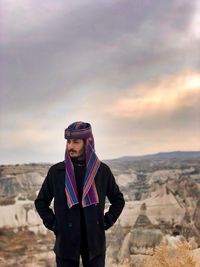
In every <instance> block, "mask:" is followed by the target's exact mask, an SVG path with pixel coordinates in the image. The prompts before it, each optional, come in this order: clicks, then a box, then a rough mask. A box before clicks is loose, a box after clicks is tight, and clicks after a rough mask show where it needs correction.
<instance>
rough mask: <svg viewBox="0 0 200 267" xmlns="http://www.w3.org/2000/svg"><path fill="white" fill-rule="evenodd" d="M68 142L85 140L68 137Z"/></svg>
mask: <svg viewBox="0 0 200 267" xmlns="http://www.w3.org/2000/svg"><path fill="white" fill-rule="evenodd" d="M67 142H83V139H80V138H67Z"/></svg>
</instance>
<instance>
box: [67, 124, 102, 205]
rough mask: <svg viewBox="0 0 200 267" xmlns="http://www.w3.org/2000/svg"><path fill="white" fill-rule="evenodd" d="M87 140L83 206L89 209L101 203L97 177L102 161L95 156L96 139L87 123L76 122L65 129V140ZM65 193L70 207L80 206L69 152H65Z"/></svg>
mask: <svg viewBox="0 0 200 267" xmlns="http://www.w3.org/2000/svg"><path fill="white" fill-rule="evenodd" d="M75 138H77V139H85V157H86V174H85V179H84V183H83V195H82V206H83V207H87V206H90V205H92V204H96V203H99V197H98V194H97V189H96V185H95V181H94V178H95V175H96V173H97V171H98V169H99V166H100V160H99V159H98V157H97V155H96V154H95V150H94V138H93V134H92V128H91V125H90V124H89V123H86V122H81V121H78V122H74V123H72V124H71V125H69V126H68V127H67V128H66V129H65V139H75ZM65 170H66V177H65V192H66V196H67V204H68V207H69V208H71V207H72V206H73V205H75V204H78V203H79V202H78V192H77V187H76V178H75V174H74V166H73V163H72V161H71V158H70V156H69V153H68V150H67V149H66V151H65Z"/></svg>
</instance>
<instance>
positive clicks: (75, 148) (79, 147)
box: [66, 139, 85, 158]
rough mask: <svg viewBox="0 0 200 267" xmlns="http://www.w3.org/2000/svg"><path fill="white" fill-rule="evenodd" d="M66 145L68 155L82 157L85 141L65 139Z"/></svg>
mask: <svg viewBox="0 0 200 267" xmlns="http://www.w3.org/2000/svg"><path fill="white" fill-rule="evenodd" d="M66 146H67V150H68V153H69V156H70V157H72V158H75V157H77V158H78V157H80V158H83V157H84V152H85V143H84V141H83V139H67V145H66Z"/></svg>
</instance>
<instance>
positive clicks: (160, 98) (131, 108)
mask: <svg viewBox="0 0 200 267" xmlns="http://www.w3.org/2000/svg"><path fill="white" fill-rule="evenodd" d="M199 96H200V73H190V72H189V73H187V72H186V73H181V74H179V75H176V76H170V77H166V78H160V79H159V80H158V81H154V82H149V83H148V82H147V83H144V84H143V85H141V86H138V87H134V88H131V89H128V90H126V91H125V92H123V93H122V94H121V95H118V96H117V98H118V99H117V100H116V101H115V102H114V103H113V105H112V107H110V108H108V113H110V115H111V116H117V117H121V118H126V117H129V118H132V119H133V118H138V119H142V118H148V117H151V116H159V115H160V114H161V113H171V112H175V111H176V110H178V109H180V108H182V107H188V108H191V109H195V108H196V107H198V99H199Z"/></svg>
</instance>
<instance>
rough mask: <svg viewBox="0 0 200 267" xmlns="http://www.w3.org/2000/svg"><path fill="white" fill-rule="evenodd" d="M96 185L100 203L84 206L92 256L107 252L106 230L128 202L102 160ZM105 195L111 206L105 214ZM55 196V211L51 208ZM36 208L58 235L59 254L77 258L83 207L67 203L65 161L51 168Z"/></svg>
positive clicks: (56, 248)
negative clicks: (71, 205) (70, 206)
mask: <svg viewBox="0 0 200 267" xmlns="http://www.w3.org/2000/svg"><path fill="white" fill-rule="evenodd" d="M95 184H96V188H97V192H98V196H99V203H98V204H95V205H91V206H88V207H85V208H83V213H84V218H85V228H86V234H87V240H88V253H89V258H90V259H92V258H94V257H96V256H98V255H101V254H103V253H105V249H106V246H105V230H107V229H108V228H110V227H111V226H112V225H113V224H114V223H115V222H116V220H117V218H118V217H119V215H120V213H121V211H122V209H123V207H124V204H125V202H124V198H123V194H122V193H121V192H120V190H119V187H118V185H117V184H116V182H115V178H114V176H113V174H112V172H111V170H110V168H109V167H108V166H107V165H106V164H105V163H103V162H101V164H100V167H99V169H98V172H97V174H96V176H95ZM106 196H107V197H108V199H109V201H110V203H111V205H110V207H109V210H108V211H107V212H106V213H105V215H104V207H105V198H106ZM53 198H54V212H53V210H52V209H51V208H50V207H49V206H50V203H51V201H52V199H53ZM35 207H36V210H37V211H38V213H39V215H40V217H41V218H42V220H43V223H44V225H45V226H46V227H47V228H48V229H49V230H52V231H54V233H55V235H56V242H55V245H54V252H55V253H56V255H57V256H58V257H60V258H64V259H72V260H78V259H79V256H80V237H81V226H80V206H79V204H77V205H74V206H73V207H72V208H68V206H67V198H66V194H65V165H64V162H59V163H57V164H55V165H53V166H52V167H51V168H50V169H49V172H48V174H47V176H46V178H45V180H44V182H43V184H42V187H41V189H40V192H39V194H38V196H37V198H36V200H35Z"/></svg>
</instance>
